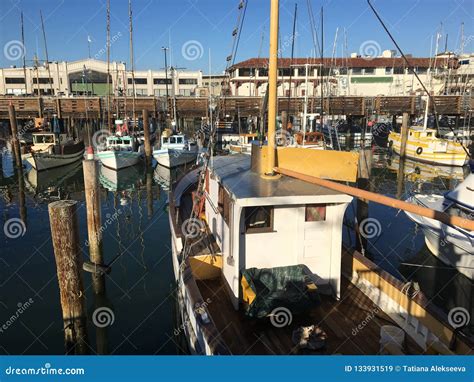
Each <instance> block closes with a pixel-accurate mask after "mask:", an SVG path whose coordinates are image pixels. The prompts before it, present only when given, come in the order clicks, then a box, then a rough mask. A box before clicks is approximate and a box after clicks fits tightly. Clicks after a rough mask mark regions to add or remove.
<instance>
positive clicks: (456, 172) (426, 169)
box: [387, 155, 465, 181]
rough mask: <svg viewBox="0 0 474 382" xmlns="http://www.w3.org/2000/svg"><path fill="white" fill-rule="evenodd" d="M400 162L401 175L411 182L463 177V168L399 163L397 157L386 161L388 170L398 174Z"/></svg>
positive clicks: (461, 178) (406, 161)
mask: <svg viewBox="0 0 474 382" xmlns="http://www.w3.org/2000/svg"><path fill="white" fill-rule="evenodd" d="M401 162H403V174H404V175H405V176H407V177H408V178H409V180H411V181H416V180H422V181H431V180H433V179H435V178H446V179H456V180H463V179H464V176H465V168H464V167H456V166H442V165H433V164H428V163H423V162H417V161H415V160H412V159H405V160H404V161H401V160H400V157H399V156H398V155H393V156H392V157H391V158H389V159H388V161H387V164H388V169H389V170H392V171H394V172H398V170H399V169H400V163H401Z"/></svg>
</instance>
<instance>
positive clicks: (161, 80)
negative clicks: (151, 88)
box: [153, 78, 171, 85]
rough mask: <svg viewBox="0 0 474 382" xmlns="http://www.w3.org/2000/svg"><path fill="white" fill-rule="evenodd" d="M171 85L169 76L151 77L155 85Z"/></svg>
mask: <svg viewBox="0 0 474 382" xmlns="http://www.w3.org/2000/svg"><path fill="white" fill-rule="evenodd" d="M167 83H168V85H171V78H168V79H166V78H153V84H155V85H166V84H167Z"/></svg>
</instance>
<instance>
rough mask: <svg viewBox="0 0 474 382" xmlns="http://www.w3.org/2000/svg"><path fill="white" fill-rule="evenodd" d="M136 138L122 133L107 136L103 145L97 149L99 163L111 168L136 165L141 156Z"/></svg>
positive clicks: (117, 168) (116, 168) (118, 168)
mask: <svg viewBox="0 0 474 382" xmlns="http://www.w3.org/2000/svg"><path fill="white" fill-rule="evenodd" d="M140 147H141V146H139V145H138V141H137V139H136V138H134V137H132V136H129V135H124V136H117V135H111V136H108V137H107V140H106V143H105V147H103V148H102V149H99V151H98V152H97V157H98V158H99V160H100V161H101V163H102V164H103V165H104V166H105V167H108V168H111V169H113V170H120V169H122V168H126V167H130V166H134V165H136V164H137V163H138V162H139V161H140V158H141V156H142V153H141V152H140Z"/></svg>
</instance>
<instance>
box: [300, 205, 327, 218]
mask: <svg viewBox="0 0 474 382" xmlns="http://www.w3.org/2000/svg"><path fill="white" fill-rule="evenodd" d="M325 220H326V205H325V204H308V205H307V206H306V208H305V221H307V222H322V221H325Z"/></svg>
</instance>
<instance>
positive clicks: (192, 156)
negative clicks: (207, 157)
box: [153, 134, 198, 168]
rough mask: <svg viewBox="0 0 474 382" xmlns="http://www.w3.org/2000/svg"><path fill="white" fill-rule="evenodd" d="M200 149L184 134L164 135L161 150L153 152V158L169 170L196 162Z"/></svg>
mask: <svg viewBox="0 0 474 382" xmlns="http://www.w3.org/2000/svg"><path fill="white" fill-rule="evenodd" d="M197 154H198V147H197V144H196V142H191V141H189V140H188V138H187V137H186V136H185V135H184V134H162V136H161V148H160V149H158V150H154V151H153V157H154V158H155V160H156V161H157V162H158V164H159V165H161V166H165V167H168V168H172V167H177V166H181V165H185V164H187V163H190V162H194V161H196V158H197Z"/></svg>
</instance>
